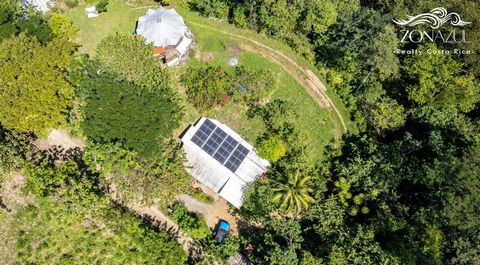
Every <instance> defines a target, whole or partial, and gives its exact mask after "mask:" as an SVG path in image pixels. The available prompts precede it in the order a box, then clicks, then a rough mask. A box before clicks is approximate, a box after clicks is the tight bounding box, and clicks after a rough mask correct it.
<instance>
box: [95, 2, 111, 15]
mask: <svg viewBox="0 0 480 265" xmlns="http://www.w3.org/2000/svg"><path fill="white" fill-rule="evenodd" d="M107 5H108V0H100V1H99V2H98V4H97V5H96V6H95V8H96V9H97V11H98V13H103V12H107Z"/></svg>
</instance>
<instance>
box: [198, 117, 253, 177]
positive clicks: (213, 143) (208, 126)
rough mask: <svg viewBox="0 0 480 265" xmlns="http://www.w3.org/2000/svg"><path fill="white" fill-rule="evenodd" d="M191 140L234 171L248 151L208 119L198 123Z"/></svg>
mask: <svg viewBox="0 0 480 265" xmlns="http://www.w3.org/2000/svg"><path fill="white" fill-rule="evenodd" d="M191 140H192V142H193V143H195V144H196V145H198V146H199V147H200V148H201V149H202V150H204V151H205V152H207V154H209V155H210V156H211V157H213V158H214V159H215V160H217V161H218V162H220V164H222V165H224V166H225V167H226V168H228V169H229V170H230V171H232V172H234V173H235V171H236V170H237V169H238V167H239V166H240V164H242V162H243V160H244V159H245V157H246V156H247V155H248V152H249V150H248V149H247V148H246V147H245V146H243V145H242V144H240V143H239V142H238V141H237V140H235V139H233V137H231V136H230V135H228V134H227V133H226V132H225V131H224V130H222V129H220V128H219V127H217V126H216V125H215V124H214V123H213V122H211V121H210V120H208V119H206V120H205V121H204V122H203V124H202V125H200V128H198V130H197V132H196V133H195V134H194V135H193V137H192V139H191Z"/></svg>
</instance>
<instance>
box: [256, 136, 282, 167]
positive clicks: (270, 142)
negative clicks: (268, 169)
mask: <svg viewBox="0 0 480 265" xmlns="http://www.w3.org/2000/svg"><path fill="white" fill-rule="evenodd" d="M257 151H258V154H259V155H260V156H261V157H263V158H266V159H268V160H270V161H272V162H277V161H278V160H279V159H280V158H282V156H284V155H285V153H286V152H287V147H286V145H285V143H284V142H283V140H282V138H281V137H279V136H278V135H269V136H267V137H265V138H263V139H261V140H260V141H259V143H258V145H257Z"/></svg>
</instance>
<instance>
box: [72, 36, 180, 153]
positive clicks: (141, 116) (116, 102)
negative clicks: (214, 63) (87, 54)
mask: <svg viewBox="0 0 480 265" xmlns="http://www.w3.org/2000/svg"><path fill="white" fill-rule="evenodd" d="M113 41H118V46H113V45H112V42H113ZM101 47H103V48H101ZM111 49H114V50H111ZM125 49H127V50H128V49H131V50H130V52H124V53H122V51H123V50H125ZM135 51H138V54H135ZM117 52H121V53H122V54H123V56H116V55H118V53H117ZM98 56H99V58H100V60H101V62H103V64H102V63H98V62H96V61H90V60H88V58H84V57H80V58H79V59H77V60H76V61H75V64H74V66H73V67H72V73H71V78H70V79H71V82H72V83H74V84H76V85H77V86H79V95H80V97H81V99H82V101H83V102H84V105H85V106H84V110H83V111H84V118H83V123H82V127H83V128H84V131H85V134H86V135H87V136H88V137H89V138H91V139H93V140H95V141H97V142H100V143H119V144H121V145H122V146H123V147H125V148H128V149H131V150H135V151H137V152H138V153H139V154H140V155H141V156H144V157H152V156H155V155H158V154H159V151H160V143H161V142H162V141H163V139H164V138H166V137H170V135H171V133H172V131H173V130H174V129H175V128H177V126H178V120H179V119H180V117H181V115H182V112H181V108H180V106H179V104H178V102H177V97H176V94H175V93H174V92H173V91H172V89H171V87H170V85H169V82H170V81H169V80H170V79H169V78H170V77H169V75H168V74H167V73H166V72H165V71H164V70H161V67H160V65H159V62H158V61H157V60H156V59H155V58H153V57H152V56H151V51H150V50H149V49H148V46H145V45H144V44H143V43H140V42H138V41H134V40H131V39H128V38H123V37H121V36H118V35H117V36H111V37H107V39H105V40H104V41H102V43H101V44H100V45H99V54H98ZM154 68H155V69H154ZM102 70H103V71H102ZM153 71H155V73H156V74H154V75H153V76H151V78H144V77H145V76H147V75H149V74H150V73H153Z"/></svg>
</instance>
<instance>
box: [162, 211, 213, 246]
mask: <svg viewBox="0 0 480 265" xmlns="http://www.w3.org/2000/svg"><path fill="white" fill-rule="evenodd" d="M171 216H172V219H173V220H175V222H177V223H178V225H179V226H180V228H181V229H182V231H184V232H185V233H187V234H188V235H191V236H192V237H193V238H196V239H200V238H206V237H208V236H210V235H211V231H210V229H208V227H207V224H206V223H205V220H203V218H202V217H201V216H199V215H198V214H196V213H191V212H189V211H188V209H187V207H185V205H183V204H182V203H181V202H176V203H175V204H173V206H172V207H171Z"/></svg>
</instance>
